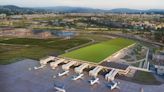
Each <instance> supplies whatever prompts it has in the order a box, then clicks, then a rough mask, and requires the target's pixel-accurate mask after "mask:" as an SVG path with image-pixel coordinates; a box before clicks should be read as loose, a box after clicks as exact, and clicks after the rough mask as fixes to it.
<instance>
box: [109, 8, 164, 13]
mask: <svg viewBox="0 0 164 92" xmlns="http://www.w3.org/2000/svg"><path fill="white" fill-rule="evenodd" d="M109 11H110V12H112V13H148V14H152V13H155V14H164V9H163V10H162V9H149V10H137V9H128V8H117V9H112V10H109Z"/></svg>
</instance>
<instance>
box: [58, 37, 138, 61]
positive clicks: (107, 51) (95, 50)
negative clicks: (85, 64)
mask: <svg viewBox="0 0 164 92" xmlns="http://www.w3.org/2000/svg"><path fill="white" fill-rule="evenodd" d="M134 43H135V42H134V41H133V40H129V39H124V38H116V39H112V40H109V41H105V42H101V43H97V44H94V45H90V46H87V47H84V48H81V49H78V50H75V51H72V52H69V53H65V54H62V55H61V56H62V57H67V58H72V59H78V60H83V61H89V62H92V63H99V62H101V61H102V60H104V59H106V58H107V57H109V56H110V55H112V54H114V53H116V52H117V51H119V50H121V49H123V48H125V47H127V46H129V45H132V44H134Z"/></svg>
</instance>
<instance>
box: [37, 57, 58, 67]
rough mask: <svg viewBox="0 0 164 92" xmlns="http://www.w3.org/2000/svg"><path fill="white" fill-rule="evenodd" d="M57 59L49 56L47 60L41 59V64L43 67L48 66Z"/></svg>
mask: <svg viewBox="0 0 164 92" xmlns="http://www.w3.org/2000/svg"><path fill="white" fill-rule="evenodd" d="M55 58H56V57H54V56H49V57H47V58H44V59H41V60H40V64H41V65H46V64H47V63H48V62H49V61H52V60H55Z"/></svg>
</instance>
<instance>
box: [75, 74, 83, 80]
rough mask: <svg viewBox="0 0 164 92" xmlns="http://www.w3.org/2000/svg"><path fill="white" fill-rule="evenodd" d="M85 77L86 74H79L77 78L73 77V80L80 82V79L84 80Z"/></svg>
mask: <svg viewBox="0 0 164 92" xmlns="http://www.w3.org/2000/svg"><path fill="white" fill-rule="evenodd" d="M83 76H84V74H79V75H77V76H73V78H72V80H78V79H82V78H83Z"/></svg>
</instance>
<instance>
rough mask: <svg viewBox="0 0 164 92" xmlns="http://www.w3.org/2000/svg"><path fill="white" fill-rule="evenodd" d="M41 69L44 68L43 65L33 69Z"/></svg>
mask: <svg viewBox="0 0 164 92" xmlns="http://www.w3.org/2000/svg"><path fill="white" fill-rule="evenodd" d="M43 67H45V65H41V66H39V67H36V66H35V67H34V69H35V70H37V69H41V68H43Z"/></svg>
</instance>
